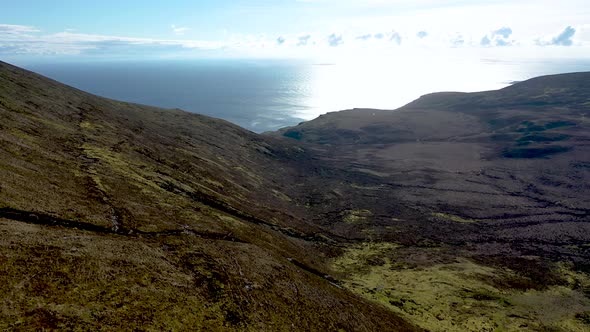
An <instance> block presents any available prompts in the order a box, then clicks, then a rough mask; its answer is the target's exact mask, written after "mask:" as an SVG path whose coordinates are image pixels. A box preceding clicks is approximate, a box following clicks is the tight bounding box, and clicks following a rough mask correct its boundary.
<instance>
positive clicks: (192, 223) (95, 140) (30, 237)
mask: <svg viewBox="0 0 590 332" xmlns="http://www.w3.org/2000/svg"><path fill="white" fill-rule="evenodd" d="M0 118H1V121H0V232H1V233H2V238H1V240H0V261H1V262H2V266H3V270H2V273H0V281H1V282H0V283H1V286H0V294H1V295H2V296H1V297H2V305H1V307H0V308H1V309H0V328H1V329H3V330H5V329H8V330H33V329H41V328H46V329H47V328H49V329H75V330H94V329H99V328H103V329H107V330H111V329H125V330H133V329H146V330H198V329H227V330H240V331H241V330H255V331H258V330H293V329H294V330H338V329H345V330H388V329H390V330H395V329H413V328H412V327H411V325H409V324H407V323H405V322H404V321H403V320H401V319H400V318H398V316H397V315H396V314H394V313H391V312H390V311H388V310H387V309H385V308H383V307H381V306H379V305H375V304H372V303H371V302H369V301H367V300H363V299H361V298H360V297H358V296H356V295H353V294H351V293H349V292H347V291H345V290H343V289H342V288H341V287H340V286H338V285H337V284H336V283H335V280H333V279H332V278H331V277H329V276H327V274H328V273H329V269H328V268H327V258H326V257H328V256H330V255H333V254H334V251H335V250H336V251H337V249H334V248H332V247H331V246H329V244H330V243H334V241H335V240H334V239H331V238H330V234H329V233H327V232H325V231H324V230H323V229H322V228H321V227H318V226H315V225H312V224H310V223H307V222H305V220H304V219H303V218H301V217H300V215H301V214H302V212H300V210H304V208H298V207H297V206H295V205H294V204H291V203H290V201H291V198H289V197H288V196H287V195H286V194H285V193H284V185H283V183H295V182H297V181H298V180H297V179H298V178H297V177H298V175H297V174H298V173H297V172H295V171H294V170H293V169H291V168H290V167H291V166H289V161H290V160H292V159H297V160H305V159H306V158H307V157H306V156H305V154H304V153H303V150H301V148H299V147H298V146H296V145H292V144H289V145H286V144H284V143H281V142H278V141H277V140H275V139H272V138H268V137H261V136H258V135H256V134H253V133H251V132H248V131H246V130H243V129H241V128H239V127H237V126H234V125H232V124H230V123H227V122H225V121H221V120H217V119H212V118H208V117H205V116H200V115H194V114H189V113H185V112H182V111H179V110H162V109H156V108H151V107H147V106H140V105H133V104H127V103H122V102H117V101H113V100H107V99H103V98H99V97H96V96H92V95H89V94H87V93H84V92H81V91H78V90H75V89H73V88H70V87H67V86H65V85H62V84H59V83H57V82H54V81H51V80H49V79H46V78H43V77H41V76H38V75H35V74H33V73H30V72H27V71H24V70H21V69H19V68H16V67H13V66H10V65H8V64H5V63H0Z"/></svg>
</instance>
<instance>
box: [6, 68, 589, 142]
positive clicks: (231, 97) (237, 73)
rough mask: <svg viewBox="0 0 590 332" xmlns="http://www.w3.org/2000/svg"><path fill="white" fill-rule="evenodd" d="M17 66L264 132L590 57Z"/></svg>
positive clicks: (470, 88) (503, 82)
mask: <svg viewBox="0 0 590 332" xmlns="http://www.w3.org/2000/svg"><path fill="white" fill-rule="evenodd" d="M406 60H407V59H406ZM410 62H411V63H410ZM16 64H17V65H19V66H22V67H24V68H26V69H28V70H31V71H34V72H37V73H39V74H42V75H44V76H47V77H49V78H52V79H54V80H57V81H60V82H62V83H65V84H68V85H71V86H73V87H75V88H78V89H80V90H83V91H86V92H89V93H93V94H96V95H99V96H102V97H107V98H111V99H117V100H122V101H126V102H133V103H139V104H146V105H150V106H157V107H163V108H179V109H182V110H185V111H187V112H191V113H199V114H204V115H208V116H212V117H216V118H220V119H224V120H227V121H230V122H232V123H234V124H237V125H239V126H241V127H244V128H246V129H248V130H251V131H254V132H257V133H261V132H266V131H275V130H278V129H280V128H284V127H289V126H294V125H297V124H298V123H300V122H303V121H309V120H312V119H314V118H316V117H318V116H320V115H322V114H325V113H329V112H336V111H341V110H346V109H353V108H367V109H389V110H393V109H397V108H399V107H402V106H404V105H406V104H407V103H409V102H411V101H413V100H415V99H417V98H419V97H420V96H422V95H424V94H428V93H435V92H443V91H459V92H476V91H485V90H495V89H500V88H503V87H506V86H509V85H511V84H514V83H515V82H520V81H524V80H527V79H530V78H533V77H537V76H543V75H551V74H560V73H568V72H576V71H590V59H546V60H527V59H520V60H514V61H499V60H495V59H475V60H465V59H444V60H441V61H431V63H424V62H422V61H421V59H412V60H411V61H408V62H398V63H393V64H392V63H385V62H381V63H379V62H376V63H368V62H362V63H355V62H354V61H347V62H331V61H313V60H268V59H199V60H158V61H155V60H153V61H131V60H127V61H108V62H105V61H102V62H101V61H97V62H89V61H87V62H67V61H59V62H51V61H38V62H31V63H26V62H25V63H16ZM353 77H354V79H352V78H353Z"/></svg>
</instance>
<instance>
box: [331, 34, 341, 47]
mask: <svg viewBox="0 0 590 332" xmlns="http://www.w3.org/2000/svg"><path fill="white" fill-rule="evenodd" d="M343 43H344V40H342V35H337V34H335V33H333V34H331V35H330V36H328V44H329V45H330V46H332V47H336V46H340V45H342V44H343Z"/></svg>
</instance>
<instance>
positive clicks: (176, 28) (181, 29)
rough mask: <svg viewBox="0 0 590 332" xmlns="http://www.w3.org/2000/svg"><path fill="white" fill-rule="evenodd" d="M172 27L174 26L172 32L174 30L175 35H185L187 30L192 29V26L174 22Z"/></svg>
mask: <svg viewBox="0 0 590 332" xmlns="http://www.w3.org/2000/svg"><path fill="white" fill-rule="evenodd" d="M170 27H171V28H172V32H174V34H175V35H178V36H180V35H184V33H185V32H187V31H189V30H190V28H187V27H179V26H176V25H174V24H172V25H171V26H170Z"/></svg>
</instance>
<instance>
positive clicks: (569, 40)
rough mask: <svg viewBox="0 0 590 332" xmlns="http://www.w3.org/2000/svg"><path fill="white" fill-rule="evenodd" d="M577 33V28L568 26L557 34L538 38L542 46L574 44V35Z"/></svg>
mask: <svg viewBox="0 0 590 332" xmlns="http://www.w3.org/2000/svg"><path fill="white" fill-rule="evenodd" d="M575 34H576V29H575V28H573V27H571V26H567V27H566V28H565V29H564V30H563V31H561V32H560V33H559V34H557V35H553V36H545V37H543V38H540V39H538V40H537V44H538V45H540V46H572V45H573V44H574V41H573V37H574V35H575Z"/></svg>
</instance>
